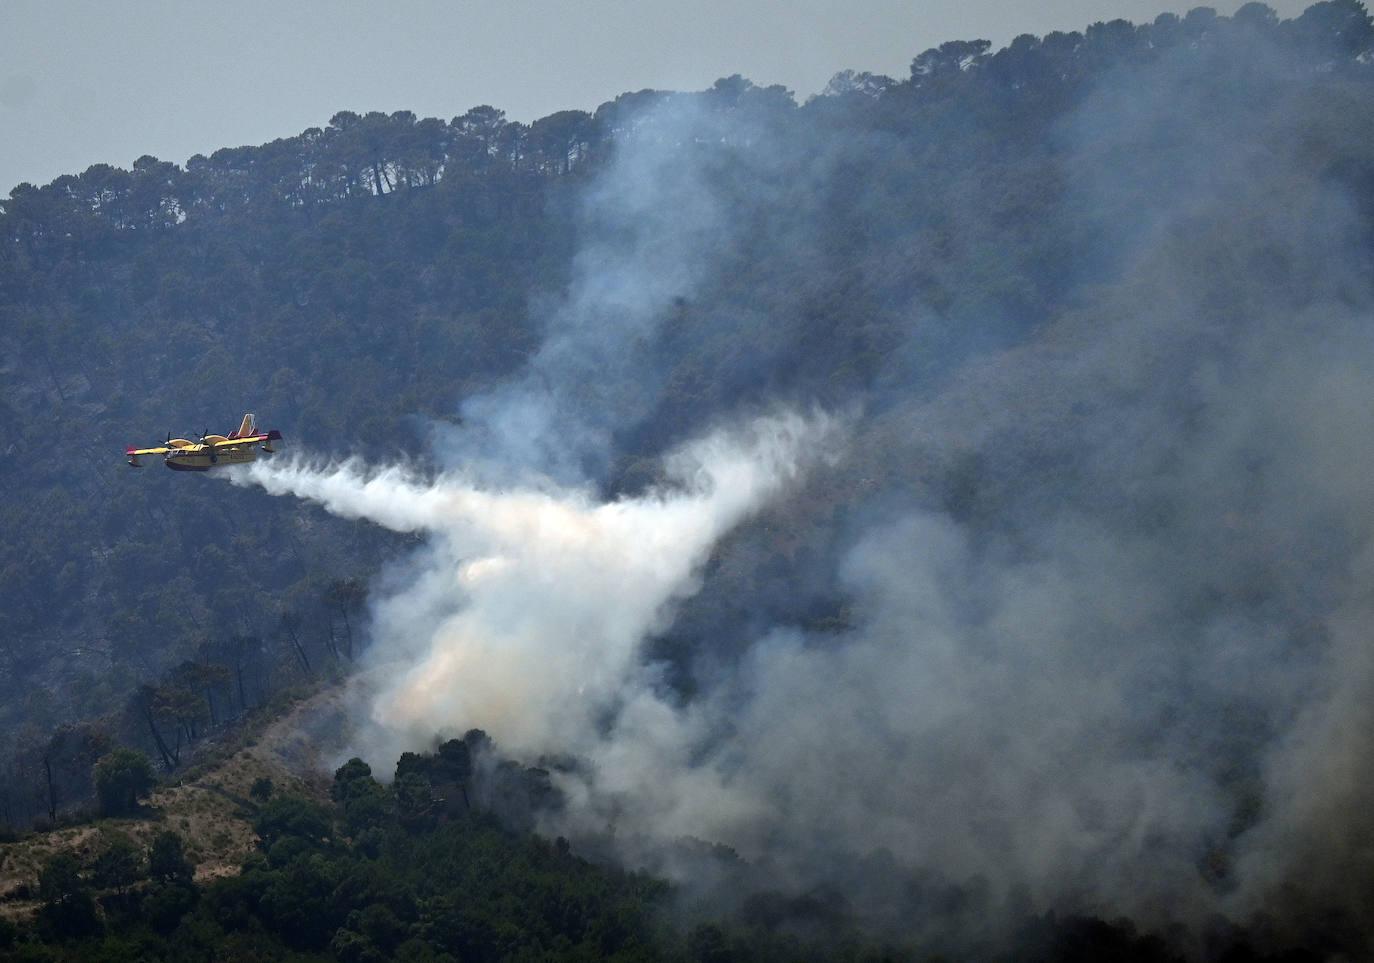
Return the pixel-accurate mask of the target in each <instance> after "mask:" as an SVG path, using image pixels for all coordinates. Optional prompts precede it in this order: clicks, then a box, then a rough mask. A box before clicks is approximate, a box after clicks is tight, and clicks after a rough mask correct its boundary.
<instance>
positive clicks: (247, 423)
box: [234, 414, 257, 438]
mask: <svg viewBox="0 0 1374 963" xmlns="http://www.w3.org/2000/svg"><path fill="white" fill-rule="evenodd" d="M255 434H257V431H256V430H255V429H254V427H253V416H252V415H251V414H249V415H244V416H243V424H241V425H239V430H238V431H236V432H234V437H235V438H247V437H248V436H249V435H255Z"/></svg>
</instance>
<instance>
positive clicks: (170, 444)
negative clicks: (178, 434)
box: [124, 415, 281, 471]
mask: <svg viewBox="0 0 1374 963" xmlns="http://www.w3.org/2000/svg"><path fill="white" fill-rule="evenodd" d="M280 440H281V432H280V431H277V430H276V429H273V430H272V431H258V430H257V428H256V427H254V425H253V416H252V415H244V416H243V424H241V425H239V430H238V431H236V432H234V433H233V434H231V435H228V436H227V437H226V436H225V435H211V434H202V435H201V436H200V441H198V442H191V441H187V440H186V439H185V438H173V437H172V436H171V435H170V434H169V435H168V436H167V443H166V444H165V445H159V446H158V447H157V448H127V449H125V451H124V454H126V455H128V456H129V464H131V465H133V466H134V467H135V468H141V467H142V463H141V462H139V460H138V459H139V457H140V456H141V455H161V456H162V459H163V464H165V465H166V466H167V467H168V468H172V469H175V470H176V471H209V470H210V469H211V468H223V467H224V466H225V465H242V464H243V463H245V462H250V461H253V460H254V459H256V458H257V457H258V450H257V449H258V446H259V445H261V446H262V450H263V451H272V450H273V448H272V442H274V441H280Z"/></svg>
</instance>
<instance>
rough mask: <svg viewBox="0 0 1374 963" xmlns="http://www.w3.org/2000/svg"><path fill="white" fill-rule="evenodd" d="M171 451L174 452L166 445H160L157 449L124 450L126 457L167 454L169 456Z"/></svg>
mask: <svg viewBox="0 0 1374 963" xmlns="http://www.w3.org/2000/svg"><path fill="white" fill-rule="evenodd" d="M171 450H172V449H170V448H168V447H167V446H166V445H159V446H158V447H156V448H126V449H124V454H126V455H165V454H167V452H169V451H171Z"/></svg>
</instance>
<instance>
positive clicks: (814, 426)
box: [235, 415, 833, 753]
mask: <svg viewBox="0 0 1374 963" xmlns="http://www.w3.org/2000/svg"><path fill="white" fill-rule="evenodd" d="M832 434H833V432H832V430H831V428H830V422H829V420H828V419H826V418H824V417H820V416H817V417H813V418H810V419H803V418H801V417H799V416H795V415H781V416H777V417H771V418H764V419H759V420H756V421H754V422H752V423H751V424H749V425H748V426H746V427H745V428H743V429H741V430H739V431H734V432H719V433H716V434H713V435H711V436H709V437H707V438H705V439H703V440H701V441H698V442H696V443H693V444H691V445H688V446H686V447H685V448H683V449H681V450H680V451H678V452H677V453H675V454H674V455H672V456H671V457H669V458H668V459H667V460H666V462H665V465H664V468H665V474H666V479H667V481H666V484H665V486H664V487H660V488H657V489H654V490H652V491H650V492H648V493H646V494H644V495H642V496H640V497H637V498H626V499H620V500H616V501H610V502H603V501H598V500H597V499H596V498H594V497H593V495H592V494H591V493H590V492H589V491H587V490H584V489H567V488H560V487H556V486H552V485H549V486H547V487H546V488H545V489H543V490H533V489H526V490H513V491H498V490H489V489H482V488H478V487H475V486H474V485H472V484H471V483H468V482H465V481H464V480H463V479H461V478H460V477H458V476H455V475H446V476H442V477H439V478H437V479H434V480H432V481H429V482H424V481H421V480H420V479H417V478H415V477H413V476H411V475H409V474H407V473H406V472H404V471H401V470H398V469H390V468H382V469H368V468H367V467H365V466H364V465H362V464H361V463H359V462H356V461H350V462H345V463H343V464H338V465H332V466H327V467H312V466H310V465H308V464H306V463H304V462H300V461H296V462H289V463H286V464H284V465H283V464H281V463H280V462H257V463H255V464H254V465H253V466H251V468H249V469H247V470H246V471H244V472H243V473H241V474H240V475H237V476H235V480H236V481H237V482H238V483H241V484H258V485H261V486H263V487H264V488H265V489H266V490H268V491H269V492H272V493H273V494H291V495H295V496H297V497H300V498H304V499H307V500H309V501H313V502H316V503H318V504H320V505H321V506H323V507H324V508H325V509H327V510H328V511H330V512H333V513H335V514H338V515H341V516H343V517H347V518H362V519H367V520H369V521H372V522H375V523H377V524H380V525H384V526H386V527H388V528H392V529H395V530H398V531H424V532H426V533H428V534H429V535H431V536H432V544H431V546H430V550H431V551H432V552H433V553H434V554H433V556H432V557H429V558H427V559H426V562H427V564H428V565H429V566H430V568H429V570H428V571H427V574H426V577H423V578H418V579H417V580H416V581H415V582H414V583H413V584H412V585H410V586H409V587H408V588H406V589H404V590H403V591H401V592H400V593H398V594H397V595H396V596H394V597H391V598H388V599H386V600H384V601H383V602H382V603H381V604H380V605H379V606H378V608H377V612H376V625H375V627H374V633H375V635H376V638H377V648H376V650H375V653H374V656H375V659H376V660H379V661H385V660H387V659H389V658H393V657H394V656H395V655H396V654H397V653H404V654H405V655H406V656H407V657H408V658H413V659H414V660H415V661H414V662H413V664H410V665H408V666H406V667H404V668H403V669H402V670H400V674H399V675H398V676H397V677H395V678H392V679H389V680H388V681H387V683H386V684H385V685H384V686H383V687H382V690H381V691H380V692H379V693H378V694H377V696H376V700H375V703H374V707H373V710H372V715H373V718H374V720H375V722H376V723H377V725H378V726H379V727H380V731H379V732H376V733H372V734H370V736H364V738H372V739H375V740H379V741H383V742H386V744H387V745H388V747H396V746H399V747H401V748H404V747H406V746H413V745H416V744H424V743H425V742H426V740H428V739H429V738H431V737H433V735H434V734H435V732H436V731H448V732H455V733H458V734H461V733H462V732H463V731H464V730H465V729H467V728H469V727H476V726H481V727H482V728H485V729H486V730H488V731H489V732H491V734H492V735H493V736H495V737H496V738H498V739H499V740H500V741H501V743H502V744H503V745H506V746H509V747H510V748H511V749H513V750H516V751H518V752H523V753H539V752H551V751H555V750H557V751H581V750H585V749H587V748H588V746H586V745H579V744H578V742H579V737H580V738H581V740H585V739H587V738H589V735H588V734H589V733H590V732H591V731H592V728H593V726H594V723H595V721H596V720H597V719H598V718H599V717H602V716H604V715H605V714H606V713H607V712H608V711H612V710H614V709H615V708H616V701H617V699H618V697H619V694H620V693H621V692H622V690H623V688H624V687H625V685H626V683H627V681H628V676H629V675H630V674H632V673H634V672H635V671H637V654H638V652H639V647H640V645H641V643H642V642H643V640H644V639H645V637H646V636H647V635H648V634H649V633H650V632H651V631H652V630H653V629H654V628H655V627H657V626H659V625H661V624H662V620H663V619H664V618H665V617H666V616H667V615H668V614H669V609H670V606H671V603H672V602H673V600H674V599H676V598H680V597H681V596H683V595H684V594H686V593H689V592H691V591H692V590H693V584H694V583H693V576H694V574H695V573H696V571H697V570H698V568H699V567H700V566H701V564H702V563H703V562H704V560H705V558H706V555H707V553H708V552H709V551H710V549H711V546H712V545H713V544H714V543H715V542H716V541H717V540H718V539H719V538H720V537H721V535H722V534H724V533H725V532H727V531H729V530H730V528H732V527H733V526H735V525H736V524H738V523H739V521H740V520H741V519H743V518H744V517H746V516H747V515H748V514H749V513H751V512H752V511H755V510H756V509H757V508H758V507H759V506H760V505H761V504H763V503H764V502H765V501H766V500H767V499H768V498H769V497H770V496H771V495H773V494H774V493H776V492H777V491H778V490H779V489H780V487H781V486H783V485H785V484H786V483H787V482H788V481H789V480H790V479H792V478H793V477H794V476H795V475H796V474H797V473H798V472H799V471H800V470H801V466H802V465H804V464H805V463H806V462H807V461H808V460H811V459H814V458H815V457H817V455H818V453H820V452H822V451H823V450H824V449H825V448H826V447H827V446H829V445H830V444H831V435H832ZM417 613H419V615H418V617H417ZM417 634H418V635H421V636H423V637H422V638H417V637H416V636H417ZM396 751H398V752H399V751H400V750H399V749H397V750H396Z"/></svg>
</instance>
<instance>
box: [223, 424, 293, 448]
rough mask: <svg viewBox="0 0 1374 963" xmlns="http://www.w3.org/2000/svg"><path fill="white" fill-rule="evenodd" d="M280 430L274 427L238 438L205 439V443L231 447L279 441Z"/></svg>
mask: <svg viewBox="0 0 1374 963" xmlns="http://www.w3.org/2000/svg"><path fill="white" fill-rule="evenodd" d="M280 440H281V432H280V431H277V430H276V429H275V428H274V429H272V430H271V431H260V432H258V433H257V434H256V435H244V436H242V437H240V438H222V439H221V438H217V439H215V440H214V441H210V440H208V439H207V440H206V444H207V445H208V446H209V447H211V448H231V447H233V446H234V445H256V444H258V443H259V442H264V441H280Z"/></svg>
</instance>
